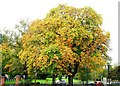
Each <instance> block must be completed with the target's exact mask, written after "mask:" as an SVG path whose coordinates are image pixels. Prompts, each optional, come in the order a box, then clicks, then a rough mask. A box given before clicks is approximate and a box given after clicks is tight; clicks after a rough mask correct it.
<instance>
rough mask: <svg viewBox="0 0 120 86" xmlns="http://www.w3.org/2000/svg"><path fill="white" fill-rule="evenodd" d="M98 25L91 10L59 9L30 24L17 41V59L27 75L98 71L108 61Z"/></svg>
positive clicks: (104, 37)
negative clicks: (38, 72)
mask: <svg viewBox="0 0 120 86" xmlns="http://www.w3.org/2000/svg"><path fill="white" fill-rule="evenodd" d="M101 25H102V17H101V15H100V14H97V13H96V12H95V11H94V10H93V9H92V8H91V7H84V8H75V7H72V6H66V5H59V6H58V7H56V8H53V9H51V10H50V12H49V13H48V14H47V15H46V17H45V18H44V19H42V20H40V19H36V20H34V21H33V22H32V24H31V25H30V27H29V29H28V31H27V32H26V33H25V34H24V35H23V37H22V39H21V40H22V44H23V45H22V47H23V49H21V51H20V52H19V58H20V59H21V62H22V63H23V64H25V63H26V65H27V70H28V71H29V72H28V73H31V72H33V69H34V70H36V69H39V70H41V71H43V72H50V73H52V74H57V73H62V74H66V75H68V76H75V74H76V73H77V72H79V68H89V69H90V70H91V71H95V70H99V69H100V68H102V67H103V66H104V65H105V64H106V61H107V60H109V56H108V55H107V51H108V49H109V40H110V33H109V32H105V31H103V30H102V28H101Z"/></svg>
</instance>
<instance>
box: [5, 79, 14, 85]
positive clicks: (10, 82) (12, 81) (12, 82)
mask: <svg viewBox="0 0 120 86" xmlns="http://www.w3.org/2000/svg"><path fill="white" fill-rule="evenodd" d="M5 84H15V80H7V81H5Z"/></svg>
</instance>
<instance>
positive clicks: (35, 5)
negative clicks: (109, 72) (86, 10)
mask: <svg viewBox="0 0 120 86" xmlns="http://www.w3.org/2000/svg"><path fill="white" fill-rule="evenodd" d="M118 1H119V0H0V30H1V31H2V30H3V29H4V28H5V27H6V29H9V30H13V28H14V27H15V24H17V23H19V21H20V20H21V19H25V20H26V19H28V20H30V21H32V20H34V19H36V18H40V19H42V18H43V17H45V16H46V14H47V13H48V12H49V10H50V9H51V8H53V7H57V6H58V4H67V5H70V6H74V7H77V8H81V7H84V6H90V7H92V8H93V9H94V10H95V11H96V12H97V13H99V14H101V15H102V18H103V25H102V28H103V29H104V30H105V31H109V32H110V33H111V42H110V47H111V48H112V51H110V52H109V55H110V57H112V59H113V61H112V64H114V63H116V64H117V63H118Z"/></svg>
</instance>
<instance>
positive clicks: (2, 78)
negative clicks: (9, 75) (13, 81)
mask: <svg viewBox="0 0 120 86" xmlns="http://www.w3.org/2000/svg"><path fill="white" fill-rule="evenodd" d="M4 84H5V76H1V86H4Z"/></svg>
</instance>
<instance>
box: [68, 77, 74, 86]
mask: <svg viewBox="0 0 120 86" xmlns="http://www.w3.org/2000/svg"><path fill="white" fill-rule="evenodd" d="M68 86H73V76H68Z"/></svg>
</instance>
